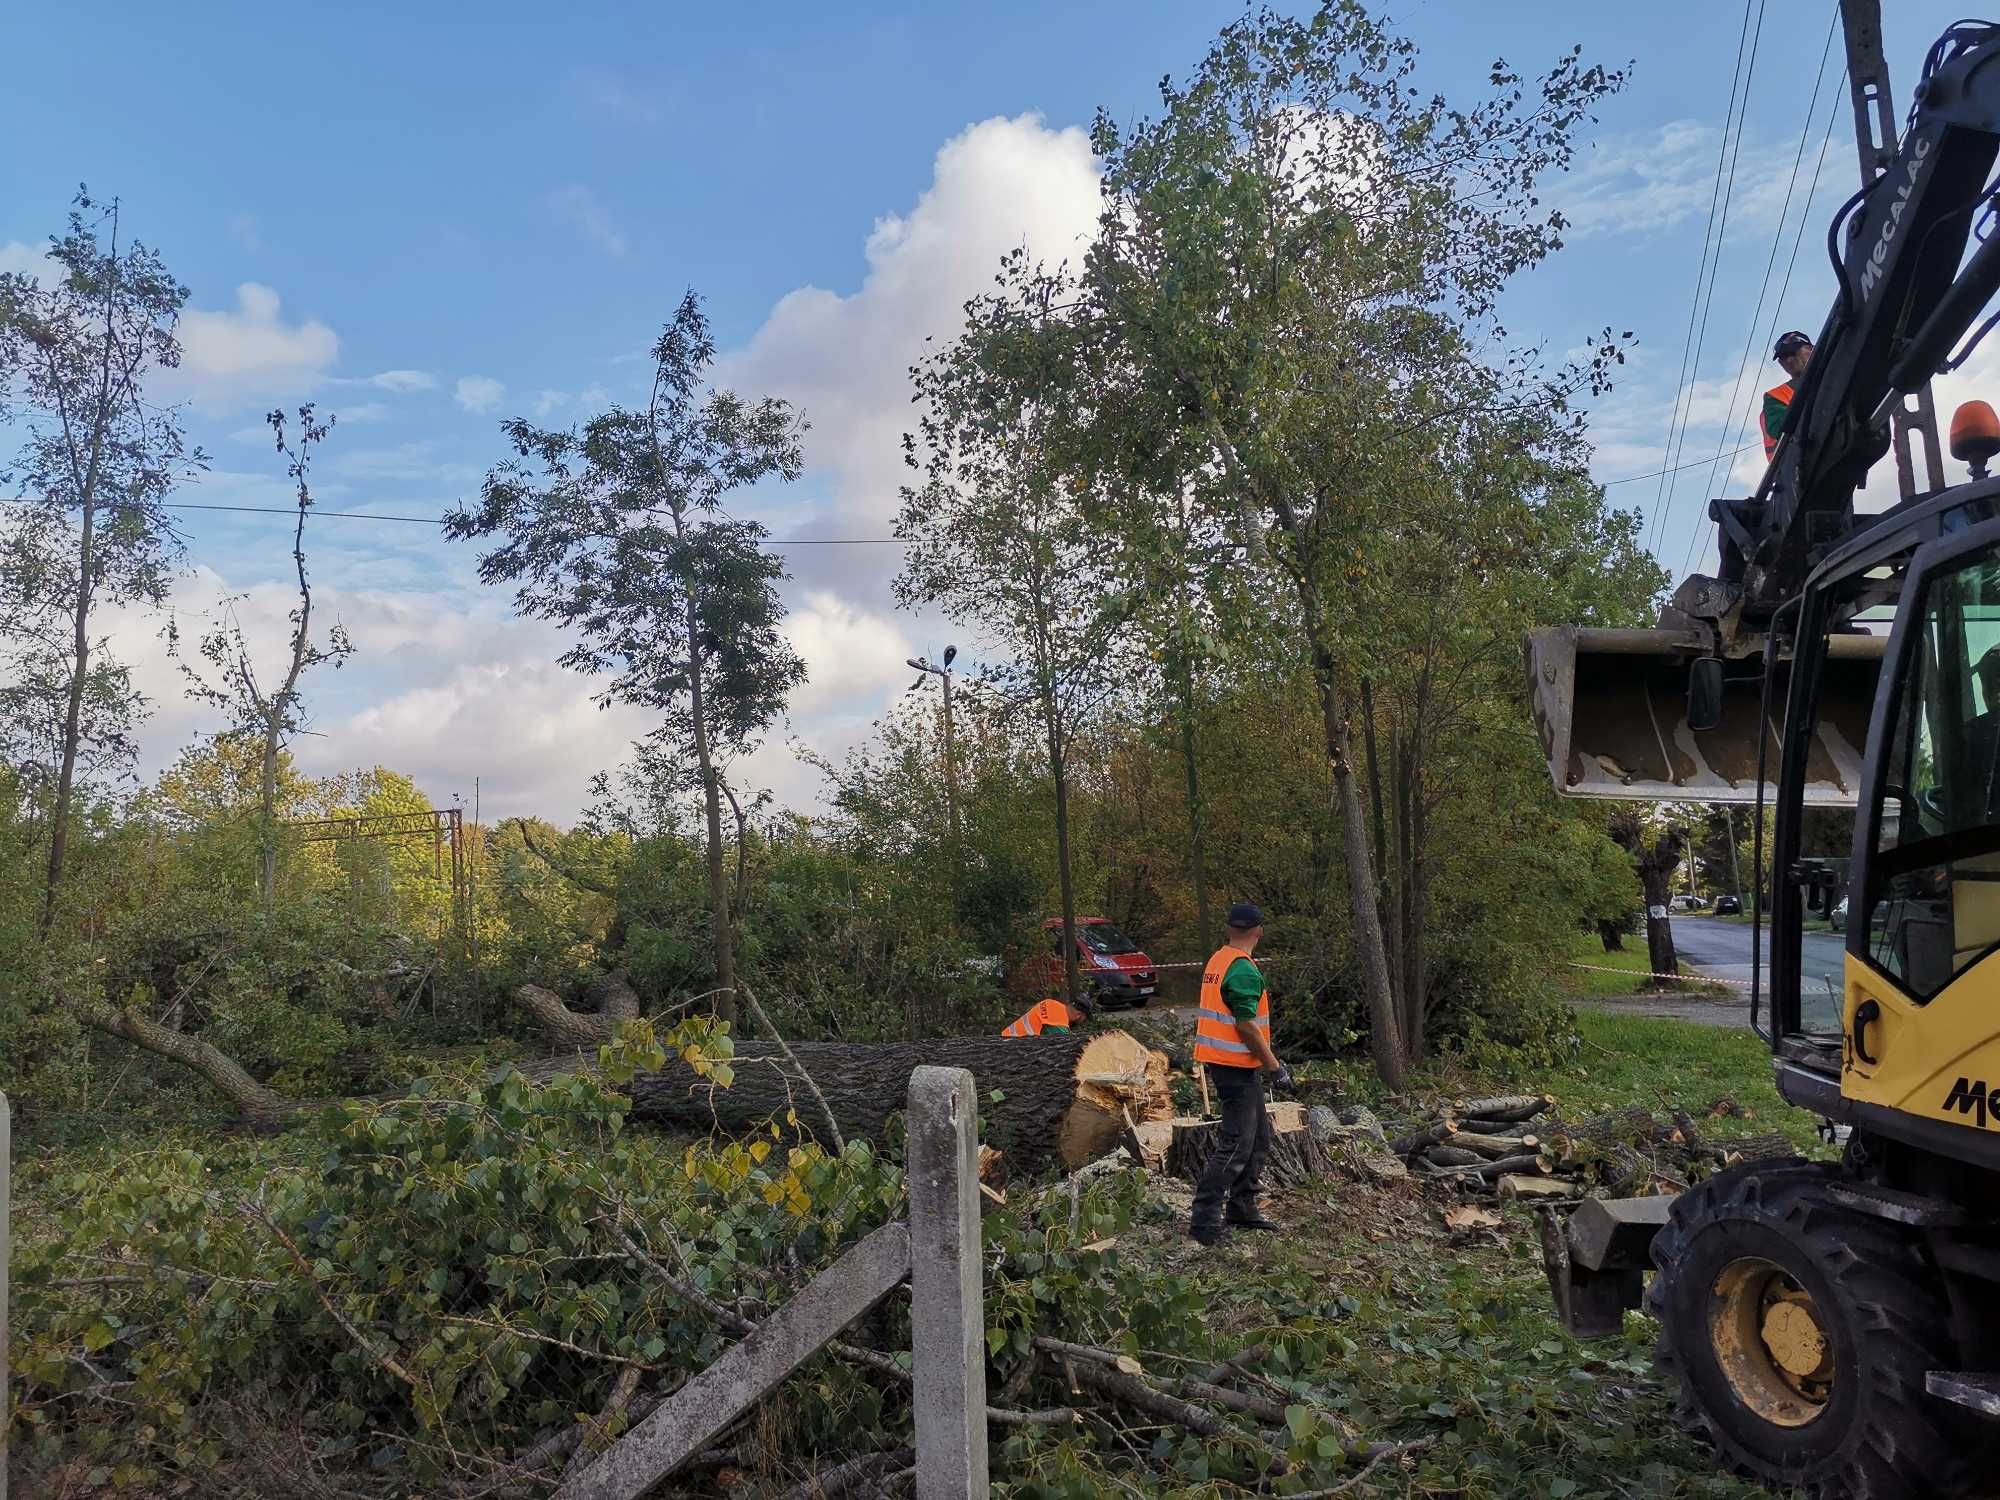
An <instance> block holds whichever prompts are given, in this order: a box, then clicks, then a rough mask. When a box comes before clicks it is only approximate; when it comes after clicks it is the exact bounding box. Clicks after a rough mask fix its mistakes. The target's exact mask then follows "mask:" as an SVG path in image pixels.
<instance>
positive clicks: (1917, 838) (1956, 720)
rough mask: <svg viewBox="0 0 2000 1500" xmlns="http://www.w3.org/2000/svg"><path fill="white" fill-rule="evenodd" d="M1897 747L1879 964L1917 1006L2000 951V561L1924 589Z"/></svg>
mask: <svg viewBox="0 0 2000 1500" xmlns="http://www.w3.org/2000/svg"><path fill="white" fill-rule="evenodd" d="M1910 628H1912V629H1914V630H1916V631H1917V632H1918V637H1917V640H1916V642H1915V644H1914V648H1913V650H1912V652H1911V654H1910V657H1909V660H1908V662H1907V663H1906V665H1905V667H1904V671H1905V677H1904V680H1903V682H1902V683H1901V684H1900V685H1899V689H1898V694H1897V710H1896V720H1895V723H1894V725H1893V726H1892V730H1891V738H1890V739H1889V741H1888V743H1887V747H1886V748H1887V759H1888V766H1887V769H1886V774H1885V778H1884V784H1883V789H1882V792H1883V805H1882V808H1881V813H1880V818H1879V821H1878V823H1877V827H1876V836H1875V859H1874V860H1873V862H1872V869H1871V871H1870V875H1869V890H1868V902H1867V922H1868V925H1867V929H1866V935H1867V947H1868V954H1869V957H1870V959H1871V960H1872V961H1873V962H1874V963H1875V964H1876V965H1877V966H1878V967H1880V968H1882V969H1883V970H1885V971H1886V972H1888V973H1889V974H1892V975H1894V976H1895V977H1896V978H1897V979H1898V980H1899V981H1901V983H1902V984H1903V985H1904V987H1905V988H1906V989H1908V990H1909V991H1910V992H1911V993H1912V994H1913V995H1914V996H1915V997H1916V998H1918V999H1928V998H1930V997H1931V996H1932V995H1935V994H1936V993H1937V992H1938V991H1939V990H1941V989H1943V988H1944V987H1945V985H1947V984H1949V983H1950V982H1951V980H1952V978H1953V977H1954V976H1955V975H1957V974H1958V973H1960V972H1961V971H1963V970H1964V969H1965V968H1966V967H1967V966H1968V965H1970V964H1972V963H1974V962H1975V961H1977V960H1978V959H1980V958H1982V957H1983V956H1985V954H1986V953H1988V952H1989V951H1991V950H1992V949H1993V948H1994V947H1995V946H1996V945H2000V777H1996V774H1995V773H1996V765H1997V764H2000V557H1996V555H1995V553H1994V552H1993V551H1992V550H1988V551H1985V552H1982V553H1980V554H1978V555H1977V556H1976V557H1973V558H1970V559H1968V560H1967V561H1966V562H1965V563H1963V564H1962V565H1960V566H1959V567H1957V568H1955V569H1954V570H1953V571H1951V572H1949V573H1944V574H1940V575H1939V576H1938V577H1937V578H1935V579H1934V580H1932V582H1931V583H1930V584H1929V585H1928V587H1927V588H1926V590H1925V596H1924V599H1923V601H1922V604H1921V606H1920V608H1919V611H1918V613H1917V614H1916V616H1915V617H1914V618H1913V619H1912V621H1911V623H1910Z"/></svg>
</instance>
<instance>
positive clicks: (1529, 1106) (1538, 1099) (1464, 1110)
mask: <svg viewBox="0 0 2000 1500" xmlns="http://www.w3.org/2000/svg"><path fill="white" fill-rule="evenodd" d="M1555 1103H1556V1101H1555V1096H1554V1095H1553V1094H1506V1095H1502V1096H1501V1097H1500V1098H1497V1099H1466V1100H1464V1101H1462V1102H1460V1103H1458V1104H1455V1105H1453V1106H1452V1113H1453V1114H1455V1115H1457V1116H1458V1117H1459V1118H1460V1119H1461V1120H1510V1121H1511V1120H1532V1119H1534V1117H1535V1116H1536V1115H1538V1114H1540V1113H1542V1111H1543V1110H1547V1109H1554V1108H1555Z"/></svg>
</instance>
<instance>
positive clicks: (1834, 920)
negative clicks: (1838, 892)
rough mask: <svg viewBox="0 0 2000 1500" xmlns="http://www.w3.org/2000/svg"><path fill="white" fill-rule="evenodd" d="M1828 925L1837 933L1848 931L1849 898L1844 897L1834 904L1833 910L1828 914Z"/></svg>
mask: <svg viewBox="0 0 2000 1500" xmlns="http://www.w3.org/2000/svg"><path fill="white" fill-rule="evenodd" d="M1826 925H1827V926H1829V927H1831V928H1832V929H1833V930H1834V931H1835V932H1845V931H1847V898H1846V897H1845V896H1842V897H1841V898H1840V899H1839V900H1838V901H1836V902H1834V903H1833V910H1832V911H1830V912H1828V913H1827V914H1826Z"/></svg>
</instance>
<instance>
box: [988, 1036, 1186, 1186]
mask: <svg viewBox="0 0 2000 1500" xmlns="http://www.w3.org/2000/svg"><path fill="white" fill-rule="evenodd" d="M1012 1040H1015V1041H1017V1042H1018V1041H1022V1040H1028V1039H1027V1038H1013V1039H1012ZM1167 1073H1168V1068H1167V1054H1166V1053H1164V1052H1157V1051H1155V1050H1154V1049H1153V1048H1151V1047H1148V1046H1146V1045H1145V1044H1144V1043H1142V1042H1139V1041H1137V1040H1135V1039H1134V1038H1132V1037H1130V1036H1128V1035H1126V1034H1125V1033H1124V1032H1122V1031H1101V1032H1098V1033H1096V1034H1095V1035H1093V1036H1092V1037H1090V1039H1089V1040H1088V1041H1086V1042H1085V1043H1084V1045H1083V1052H1082V1054H1081V1055H1080V1056H1079V1057H1078V1058H1077V1061H1076V1071H1075V1074H1074V1076H1075V1079H1076V1097H1075V1099H1074V1101H1073V1102H1072V1103H1071V1105H1070V1107H1069V1110H1068V1112H1067V1113H1066V1114H1065V1115H1064V1116H1063V1123H1062V1130H1061V1132H1060V1134H1059V1135H1058V1136H1057V1138H1056V1160H1057V1161H1059V1162H1061V1163H1062V1165H1063V1166H1064V1167H1066V1168H1075V1167H1080V1166H1082V1165H1083V1164H1084V1163H1085V1162H1088V1161H1096V1160H1097V1158H1098V1157H1100V1156H1109V1155H1110V1154H1111V1153H1112V1152H1113V1151H1116V1150H1117V1149H1118V1148H1119V1146H1120V1145H1122V1144H1123V1143H1124V1140H1125V1133H1126V1130H1127V1128H1128V1126H1127V1116H1128V1114H1129V1117H1130V1122H1131V1124H1133V1125H1136V1124H1137V1123H1138V1122H1139V1121H1141V1120H1170V1119H1172V1118H1173V1115H1174V1100H1173V1095H1172V1094H1171V1093H1170V1092H1169V1091H1168V1088H1167ZM982 1087H984V1085H983V1084H982Z"/></svg>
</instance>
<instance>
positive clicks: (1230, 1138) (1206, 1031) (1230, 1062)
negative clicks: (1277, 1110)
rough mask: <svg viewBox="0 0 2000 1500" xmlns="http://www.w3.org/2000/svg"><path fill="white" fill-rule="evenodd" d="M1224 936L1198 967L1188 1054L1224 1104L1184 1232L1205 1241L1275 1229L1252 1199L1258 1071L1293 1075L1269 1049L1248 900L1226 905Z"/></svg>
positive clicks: (1258, 923)
mask: <svg viewBox="0 0 2000 1500" xmlns="http://www.w3.org/2000/svg"><path fill="white" fill-rule="evenodd" d="M1228 925H1229V931H1228V941H1226V942H1225V943H1224V944H1223V945H1222V946H1221V947H1220V948H1218V949H1216V950H1215V956H1214V957H1213V958H1211V959H1210V960H1209V961H1208V962H1207V963H1206V964H1205V965H1203V967H1202V971H1201V1009H1200V1010H1199V1011H1198V1012H1197V1013H1196V1015H1195V1027H1194V1030H1195V1036H1194V1059H1195V1061H1196V1062H1197V1063H1198V1064H1200V1065H1201V1066H1202V1067H1205V1068H1207V1069H1208V1079H1209V1082H1210V1083H1211V1084H1212V1085H1213V1086H1214V1088H1215V1092H1216V1097H1217V1098H1218V1099H1219V1100H1220V1102H1221V1105H1222V1124H1221V1125H1220V1126H1219V1127H1218V1128H1217V1130H1216V1134H1215V1152H1214V1154H1213V1155H1212V1156H1210V1157H1209V1159H1208V1165H1207V1166H1206V1167H1204V1168H1203V1169H1202V1173H1201V1180H1200V1181H1199V1182H1197V1183H1196V1184H1195V1189H1194V1214H1193V1218H1192V1221H1191V1222H1190V1223H1189V1225H1188V1233H1189V1234H1190V1235H1191V1236H1193V1237H1194V1238H1195V1239H1196V1240H1198V1241H1199V1242H1200V1243H1202V1244H1204V1245H1213V1244H1214V1243H1215V1242H1216V1241H1217V1240H1219V1239H1221V1238H1222V1231H1223V1230H1224V1229H1226V1228H1233V1229H1276V1228H1277V1227H1278V1226H1277V1225H1276V1224H1274V1223H1272V1222H1271V1221H1270V1220H1269V1219H1267V1218H1265V1217H1264V1215H1263V1213H1262V1212H1261V1211H1260V1210H1259V1209H1258V1207H1257V1187H1258V1183H1259V1181H1260V1180H1261V1179H1262V1177H1263V1175H1264V1158H1265V1156H1266V1155H1267V1154H1268V1153H1269V1151H1270V1149H1271V1117H1270V1115H1269V1114H1267V1113H1266V1112H1265V1109H1264V1081H1265V1079H1264V1075H1265V1074H1266V1073H1268V1074H1269V1075H1270V1081H1271V1082H1272V1083H1274V1084H1276V1085H1277V1086H1278V1087H1279V1088H1286V1089H1288V1088H1290V1087H1291V1086H1292V1075H1291V1072H1290V1070H1288V1069H1287V1068H1286V1067H1285V1065H1284V1064H1283V1063H1281V1062H1279V1061H1278V1056H1277V1054H1276V1053H1275V1052H1273V1051H1272V1050H1271V991H1270V990H1269V989H1268V988H1267V987H1266V986H1265V984H1264V975H1263V971H1262V970H1260V969H1259V968H1258V967H1257V964H1256V961H1255V960H1254V959H1252V958H1251V956H1250V955H1251V954H1253V953H1255V952H1256V951H1257V940H1258V939H1259V938H1261V937H1262V936H1263V935H1264V914H1263V913H1262V912H1260V911H1259V910H1257V908H1256V907H1255V906H1253V905H1251V904H1250V903H1249V902H1248V901H1243V902H1239V903H1238V904H1237V905H1235V906H1232V907H1231V908H1230V909H1229V924H1228Z"/></svg>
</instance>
